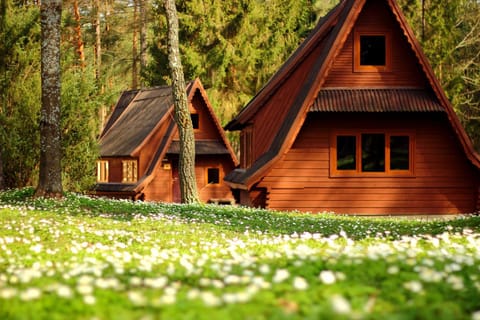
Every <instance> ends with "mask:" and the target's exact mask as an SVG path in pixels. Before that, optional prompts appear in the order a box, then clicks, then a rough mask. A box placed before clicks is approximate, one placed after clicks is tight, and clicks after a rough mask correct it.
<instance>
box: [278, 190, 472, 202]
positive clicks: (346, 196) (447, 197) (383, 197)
mask: <svg viewBox="0 0 480 320" xmlns="http://www.w3.org/2000/svg"><path fill="white" fill-rule="evenodd" d="M269 199H270V200H272V201H291V202H292V203H298V202H301V203H304V202H305V201H307V200H308V201H314V203H319V204H321V203H322V202H323V201H327V202H332V201H348V202H349V203H356V201H362V202H363V201H373V202H376V201H381V202H383V201H399V202H402V201H403V202H405V201H406V202H416V201H420V202H422V203H423V202H425V201H426V202H437V201H441V202H445V201H446V202H450V201H453V202H457V201H465V202H471V201H472V199H475V197H474V196H473V194H471V193H470V194H457V193H431V194H423V193H409V194H408V195H406V194H405V193H402V192H401V191H399V192H397V193H393V192H392V193H356V194H354V193H319V194H298V193H293V192H292V193H290V194H286V193H281V194H277V193H273V192H271V193H270V196H269ZM309 199H310V200H309Z"/></svg>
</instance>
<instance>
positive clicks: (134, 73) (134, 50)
mask: <svg viewBox="0 0 480 320" xmlns="http://www.w3.org/2000/svg"><path fill="white" fill-rule="evenodd" d="M138 6H139V1H138V0H133V28H132V29H133V38H132V89H137V87H138V68H137V66H138V26H139V21H138V19H139V18H138Z"/></svg>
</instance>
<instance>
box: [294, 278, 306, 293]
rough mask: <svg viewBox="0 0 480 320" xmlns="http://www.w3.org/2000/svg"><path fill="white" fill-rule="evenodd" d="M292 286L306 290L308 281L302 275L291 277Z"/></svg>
mask: <svg viewBox="0 0 480 320" xmlns="http://www.w3.org/2000/svg"><path fill="white" fill-rule="evenodd" d="M293 287H294V288H295V289H296V290H306V289H307V288H308V282H307V280H305V279H304V278H302V277H295V278H294V279H293Z"/></svg>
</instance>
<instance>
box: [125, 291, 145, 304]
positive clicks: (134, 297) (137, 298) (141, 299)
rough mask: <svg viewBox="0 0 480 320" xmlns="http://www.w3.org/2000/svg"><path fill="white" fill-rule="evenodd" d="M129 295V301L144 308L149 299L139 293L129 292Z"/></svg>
mask: <svg viewBox="0 0 480 320" xmlns="http://www.w3.org/2000/svg"><path fill="white" fill-rule="evenodd" d="M127 295H128V299H129V300H130V301H131V302H132V304H133V305H135V306H144V305H145V304H146V303H147V299H146V298H145V296H144V295H143V294H142V293H141V292H139V291H129V292H128V294H127Z"/></svg>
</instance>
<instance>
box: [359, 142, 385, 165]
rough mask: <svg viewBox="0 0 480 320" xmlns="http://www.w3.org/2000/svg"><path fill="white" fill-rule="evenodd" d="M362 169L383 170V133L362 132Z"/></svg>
mask: <svg viewBox="0 0 480 320" xmlns="http://www.w3.org/2000/svg"><path fill="white" fill-rule="evenodd" d="M362 171H364V172H385V135H384V134H362Z"/></svg>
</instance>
